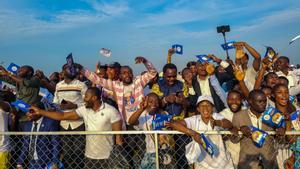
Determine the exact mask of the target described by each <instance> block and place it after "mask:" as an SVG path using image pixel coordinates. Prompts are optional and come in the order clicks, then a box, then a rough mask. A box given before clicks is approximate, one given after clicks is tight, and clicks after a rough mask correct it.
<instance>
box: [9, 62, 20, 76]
mask: <svg viewBox="0 0 300 169" xmlns="http://www.w3.org/2000/svg"><path fill="white" fill-rule="evenodd" d="M19 69H20V66H18V65H16V64H14V63H11V64H10V65H9V66H8V67H7V70H8V71H9V72H11V73H13V74H15V75H17V73H18V70H19Z"/></svg>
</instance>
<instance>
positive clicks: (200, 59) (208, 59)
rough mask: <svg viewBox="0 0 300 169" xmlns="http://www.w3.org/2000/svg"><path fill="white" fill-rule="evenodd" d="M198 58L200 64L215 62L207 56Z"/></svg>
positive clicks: (198, 56)
mask: <svg viewBox="0 0 300 169" xmlns="http://www.w3.org/2000/svg"><path fill="white" fill-rule="evenodd" d="M196 57H197V58H198V62H200V63H205V62H213V60H212V59H211V58H208V57H207V55H196Z"/></svg>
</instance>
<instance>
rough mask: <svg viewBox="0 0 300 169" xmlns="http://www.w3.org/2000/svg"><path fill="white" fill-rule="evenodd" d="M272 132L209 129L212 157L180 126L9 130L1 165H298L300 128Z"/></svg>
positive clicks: (3, 141) (2, 141) (70, 167)
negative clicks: (257, 137) (259, 139)
mask: <svg viewBox="0 0 300 169" xmlns="http://www.w3.org/2000/svg"><path fill="white" fill-rule="evenodd" d="M199 133H203V132H201V131H199ZM268 133H269V135H268V136H267V138H266V140H265V142H264V144H263V146H262V147H261V148H258V147H256V146H255V145H254V144H253V140H252V139H250V138H244V137H242V135H239V136H233V135H231V133H230V132H226V131H224V132H223V131H222V132H217V131H209V132H204V135H205V136H206V138H207V140H208V141H209V144H210V145H211V146H212V147H213V155H212V156H211V155H209V154H210V152H209V151H207V150H206V149H204V148H203V146H200V145H199V144H198V143H196V142H194V141H193V139H192V138H190V137H189V136H187V135H184V134H181V133H179V132H175V131H120V132H34V133H33V132H7V133H0V137H1V138H0V145H4V146H6V151H5V148H3V149H0V160H1V161H0V169H2V168H5V169H6V168H9V169H10V168H17V167H19V168H24V169H25V168H41V169H43V168H47V167H48V168H52V169H54V168H65V169H77V168H78V169H81V168H95V169H98V168H105V169H109V168H122V169H123V168H124V169H126V168H143V169H146V168H149V169H152V168H178V169H181V168H203V169H205V168H222V169H227V168H265V169H272V168H284V164H285V165H288V164H291V165H293V164H294V163H295V162H296V161H297V155H296V154H297V153H298V155H299V147H300V139H299V138H298V136H299V135H300V132H287V133H286V135H285V136H280V137H279V136H276V135H275V133H274V132H268ZM116 135H121V136H122V137H123V144H122V145H116V144H114V140H115V136H116ZM297 139H298V141H297ZM8 146H9V147H8ZM207 146H208V145H207ZM297 148H298V149H297ZM1 150H2V151H1ZM297 151H298V152H297ZM298 158H299V157H298Z"/></svg>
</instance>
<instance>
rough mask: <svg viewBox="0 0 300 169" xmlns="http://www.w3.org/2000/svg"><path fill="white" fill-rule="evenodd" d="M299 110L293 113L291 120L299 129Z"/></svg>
mask: <svg viewBox="0 0 300 169" xmlns="http://www.w3.org/2000/svg"><path fill="white" fill-rule="evenodd" d="M299 115H300V112H299V111H295V112H294V113H292V114H291V122H292V125H293V128H294V129H295V130H297V131H299V130H300V121H299Z"/></svg>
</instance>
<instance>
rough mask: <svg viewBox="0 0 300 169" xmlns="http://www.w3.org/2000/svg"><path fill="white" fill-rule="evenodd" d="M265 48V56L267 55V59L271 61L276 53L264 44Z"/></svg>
mask: <svg viewBox="0 0 300 169" xmlns="http://www.w3.org/2000/svg"><path fill="white" fill-rule="evenodd" d="M266 48H267V50H266V54H265V58H266V57H268V58H269V60H270V61H271V62H272V61H273V57H274V56H275V55H276V52H275V50H274V49H273V48H272V47H270V46H266Z"/></svg>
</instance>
